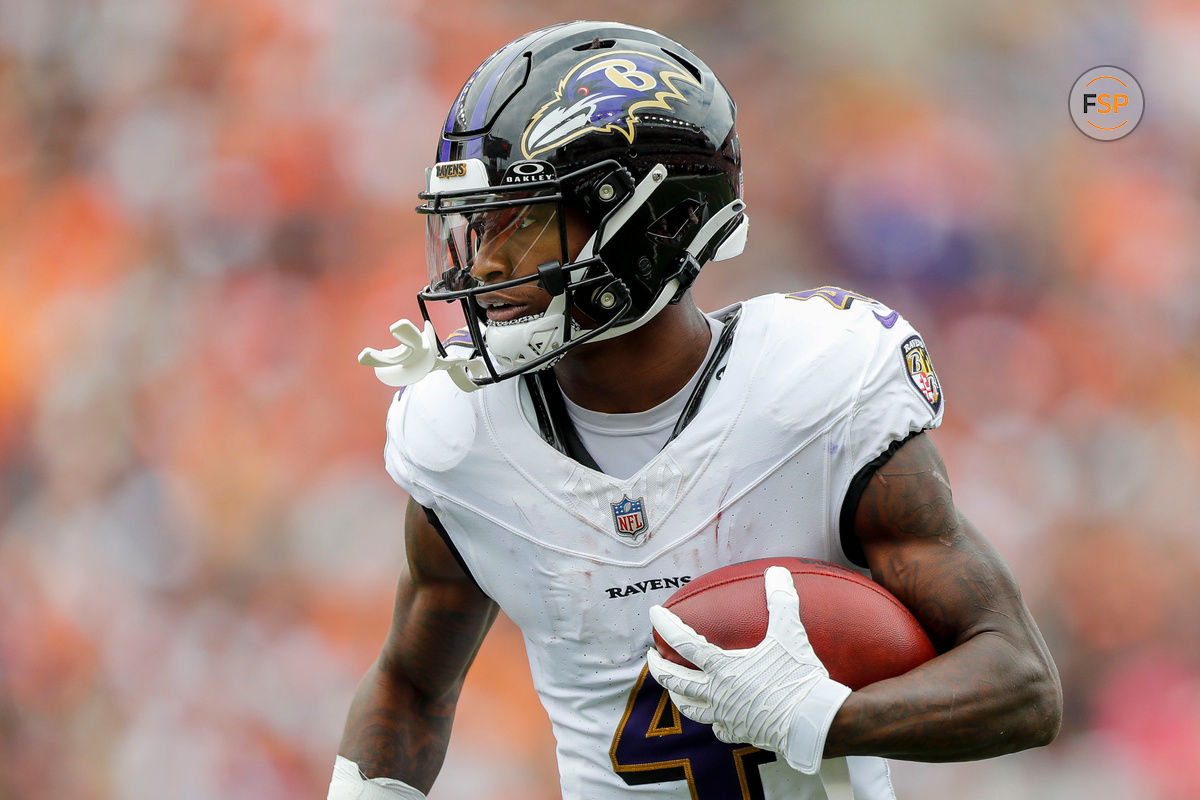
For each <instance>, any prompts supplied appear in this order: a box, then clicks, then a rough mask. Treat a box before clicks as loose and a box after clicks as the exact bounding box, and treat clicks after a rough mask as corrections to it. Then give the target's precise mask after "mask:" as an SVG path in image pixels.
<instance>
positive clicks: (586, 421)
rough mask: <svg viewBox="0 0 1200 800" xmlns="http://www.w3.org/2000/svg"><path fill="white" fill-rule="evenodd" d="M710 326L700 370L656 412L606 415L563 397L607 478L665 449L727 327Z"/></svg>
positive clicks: (637, 466) (623, 474) (642, 463)
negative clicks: (706, 349)
mask: <svg viewBox="0 0 1200 800" xmlns="http://www.w3.org/2000/svg"><path fill="white" fill-rule="evenodd" d="M708 326H709V330H710V331H711V333H712V336H711V337H710V339H709V342H708V353H707V354H706V355H705V356H704V361H702V362H701V366H700V368H699V369H697V370H696V374H694V375H692V379H691V380H689V381H688V382H687V385H686V386H684V387H683V388H682V389H680V390H679V391H678V392H676V393H675V394H674V395H672V396H671V397H670V398H669V399H667V400H664V401H663V402H662V403H659V404H658V405H656V406H655V407H654V408H651V409H648V410H646V411H635V412H633V413H630V414H605V413H603V412H601V411H592V410H590V409H587V408H584V407H583V406H580V405H577V404H575V403H573V402H571V399H570V398H569V397H567V396H566V395H563V400H564V401H565V402H566V406H567V416H569V417H570V418H571V422H573V423H574V424H575V430H576V431H578V433H579V438H580V439H581V440H582V441H583V446H584V447H585V448H587V451H588V452H589V453H591V455H592V458H594V459H595V460H596V464H597V465H598V466H599V467H600V469H601V470H602V471H603V472H604V473H605V474H606V475H612V476H613V477H615V478H622V479H624V478H628V477H629V476H630V475H632V474H634V473H635V472H637V471H638V470H639V469H641V468H642V467H644V466H645V465H646V464H647V463H649V461H650V459H652V458H654V456H655V455H656V454H657V453H658V451H660V450H662V449H663V446H664V445H665V444H666V443H667V439H668V438H669V437H670V436H671V431H672V430H673V429H674V428H675V422H676V421H677V420H678V419H679V416H680V414H682V413H683V408H684V406H686V405H687V401H688V398H689V397H691V396H692V390H693V389H695V388H696V384H697V383H698V382H699V381H700V375H701V373H703V372H704V364H707V363H708V359H709V357H710V356H712V353H713V350H715V349H716V347H717V339H718V338H719V337H720V335H721V331H722V330H723V329H724V327H725V326H724V325H723V324H722V323H720V322H718V321H716V320H714V319H712V318H709V319H708Z"/></svg>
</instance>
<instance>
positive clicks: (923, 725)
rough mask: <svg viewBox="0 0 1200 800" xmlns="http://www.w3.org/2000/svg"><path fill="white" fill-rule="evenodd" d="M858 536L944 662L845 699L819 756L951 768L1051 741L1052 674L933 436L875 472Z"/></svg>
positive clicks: (1055, 697) (1056, 711) (875, 569)
mask: <svg viewBox="0 0 1200 800" xmlns="http://www.w3.org/2000/svg"><path fill="white" fill-rule="evenodd" d="M854 527H855V533H856V534H857V536H858V539H859V541H860V542H861V544H862V548H863V552H864V553H865V554H866V557H867V561H868V563H869V565H870V568H871V574H872V577H874V579H875V580H876V581H878V582H879V583H880V584H882V585H883V586H885V587H886V588H887V589H889V590H890V591H891V592H892V593H893V594H895V595H896V596H897V597H899V598H900V600H901V601H903V603H904V604H905V605H906V606H908V608H909V609H910V610H911V611H912V612H913V614H915V615H916V617H917V619H919V620H920V622H921V624H922V625H923V626H924V627H925V630H926V631H928V633H929V635H930V638H931V639H932V640H933V642H934V644H935V645H936V646H937V648H938V650H939V652H941V653H942V654H941V655H939V656H938V657H937V658H935V659H933V660H932V661H930V662H927V663H926V664H924V665H922V666H921V667H918V668H917V669H916V670H913V671H912V672H910V673H908V674H906V675H902V676H900V677H898V678H893V679H891V680H886V681H880V682H879V683H876V684H872V685H871V686H867V687H864V688H863V689H861V690H859V691H856V692H853V693H852V694H850V695H849V697H847V698H846V700H845V702H844V703H843V704H842V706H841V708H840V710H839V711H838V713H837V715H836V716H835V717H834V720H833V724H832V726H831V727H830V729H829V734H828V737H827V739H826V747H825V755H826V756H827V757H831V756H837V755H866V754H870V755H882V756H893V757H897V758H903V759H909V760H922V761H949V760H962V759H973V758H987V757H990V756H996V755H1001V754H1004V753H1011V752H1014V751H1017V750H1022V749H1025V748H1028V747H1036V746H1039V745H1044V744H1047V743H1048V742H1050V741H1051V740H1052V739H1053V738H1054V737H1055V735H1056V734H1057V733H1058V729H1059V725H1060V722H1061V716H1062V688H1061V685H1060V683H1059V679H1058V672H1057V670H1056V668H1055V666H1054V662H1053V660H1052V659H1051V656H1050V653H1049V651H1048V650H1047V648H1046V644H1045V642H1044V641H1043V640H1042V636H1041V634H1040V633H1039V631H1038V629H1037V626H1036V624H1035V623H1034V621H1033V618H1032V616H1031V615H1030V613H1029V610H1028V609H1027V608H1026V606H1025V603H1024V602H1023V601H1022V599H1021V595H1020V592H1019V590H1018V588H1017V584H1016V581H1015V580H1014V579H1013V576H1012V574H1011V573H1010V571H1009V569H1008V567H1007V565H1006V564H1005V563H1004V561H1003V560H1002V559H1001V558H1000V555H999V554H998V553H997V552H996V550H995V549H994V548H993V547H992V546H991V545H990V544H989V543H988V541H987V540H986V539H985V538H984V537H983V536H982V535H981V534H980V533H979V531H978V530H977V529H976V528H975V526H974V525H972V524H971V523H970V522H969V521H968V520H967V519H966V518H965V517H964V516H963V515H962V513H961V512H959V510H958V509H957V507H956V506H955V505H954V499H953V497H952V496H951V491H950V484H949V481H948V479H947V475H946V469H945V466H944V465H943V463H942V459H941V457H940V456H939V454H938V452H937V450H936V448H935V447H934V446H933V443H932V442H931V441H930V440H929V437H928V436H926V435H924V434H922V435H918V436H914V437H913V438H911V439H909V440H908V441H907V442H906V443H905V444H904V445H903V446H901V447H900V448H899V449H898V450H897V451H896V453H895V454H894V455H893V456H892V457H891V458H890V459H889V460H888V461H887V462H886V463H885V464H884V465H883V466H881V467H879V468H878V470H876V472H875V474H874V476H873V477H872V478H871V480H870V483H869V484H868V486H867V488H866V490H865V491H864V492H863V494H862V497H861V499H860V501H859V505H858V509H857V512H856V514H855V517H854Z"/></svg>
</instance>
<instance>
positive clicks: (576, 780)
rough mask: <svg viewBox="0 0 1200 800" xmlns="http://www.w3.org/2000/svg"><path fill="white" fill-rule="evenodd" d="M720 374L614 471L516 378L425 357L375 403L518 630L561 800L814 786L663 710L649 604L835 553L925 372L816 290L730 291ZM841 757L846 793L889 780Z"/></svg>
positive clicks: (904, 344) (835, 298)
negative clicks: (433, 367) (536, 420)
mask: <svg viewBox="0 0 1200 800" xmlns="http://www.w3.org/2000/svg"><path fill="white" fill-rule="evenodd" d="M718 374H719V382H718V383H717V384H716V385H715V386H714V387H713V388H712V389H711V391H710V393H709V396H708V399H707V400H706V401H705V403H704V405H703V406H702V407H701V408H700V411H699V412H698V414H697V415H696V416H695V418H694V419H693V420H692V421H691V423H690V424H688V426H687V427H686V428H685V429H684V430H683V431H682V433H680V435H679V436H678V437H677V438H675V439H674V440H672V441H671V442H669V443H668V444H667V445H666V447H665V448H663V450H662V451H661V452H659V453H658V455H656V456H655V457H654V458H652V459H651V460H650V461H649V463H647V464H646V465H645V466H644V467H642V469H641V470H639V471H638V472H636V473H635V474H633V475H632V476H630V477H629V478H626V479H617V478H614V477H611V476H609V475H605V474H602V473H599V472H595V471H593V470H590V469H588V468H586V467H584V466H582V465H581V464H579V463H578V462H576V461H575V460H573V459H571V458H569V457H567V456H565V455H563V454H562V453H561V452H559V451H558V450H556V449H554V448H553V447H551V446H550V445H549V444H547V443H546V442H545V441H544V440H543V439H542V438H541V436H540V435H539V434H538V432H537V431H536V430H535V429H534V428H533V426H531V425H530V423H529V422H528V420H527V419H526V417H525V415H524V413H523V411H522V408H521V399H520V392H521V391H522V388H521V382H520V381H515V380H514V381H506V382H503V383H499V384H495V385H493V386H489V387H486V388H484V389H483V390H481V391H478V392H473V393H470V394H466V393H463V392H462V391H460V390H459V389H457V388H456V387H455V386H454V385H453V384H452V383H451V381H450V379H449V378H448V377H447V376H446V375H445V374H444V373H438V374H434V375H432V376H430V377H429V378H427V379H425V380H424V381H422V382H421V383H419V384H417V385H416V386H413V387H410V388H408V389H407V390H406V391H404V392H402V393H401V394H399V395H398V396H397V399H396V401H395V402H394V404H393V405H392V408H391V410H390V412H389V415H388V441H387V446H386V452H385V458H386V463H387V468H388V471H389V472H390V473H391V475H392V476H393V478H395V480H396V481H397V482H398V483H399V484H400V485H401V486H402V487H404V488H405V489H406V490H407V491H408V492H409V493H410V494H411V495H412V497H413V498H414V499H415V500H416V501H417V502H418V503H421V504H422V505H424V506H426V507H428V508H431V509H433V510H434V511H435V512H436V513H437V516H438V518H439V519H440V520H441V522H442V524H443V525H444V526H445V528H446V531H447V533H448V534H449V536H450V538H451V539H452V540H453V543H454V546H455V547H456V548H457V550H458V552H459V554H460V555H461V557H462V559H463V561H464V562H465V564H466V566H467V567H468V568H469V569H470V571H471V574H472V575H473V576H474V577H475V580H476V581H477V582H478V584H479V586H480V587H481V588H482V589H483V591H485V592H487V594H488V595H489V596H491V597H492V598H493V599H494V600H495V601H496V602H497V603H498V604H499V605H500V607H501V608H502V609H503V610H504V612H505V613H506V614H507V615H508V616H509V617H510V618H511V619H512V620H513V621H514V622H516V624H517V625H518V626H520V628H521V631H522V633H523V634H524V638H525V644H526V649H527V652H528V655H529V664H530V668H531V670H532V675H533V681H534V685H535V687H536V688H537V691H538V694H539V695H540V697H541V701H542V704H543V705H544V706H545V709H546V711H547V713H548V714H549V717H550V720H551V723H552V725H553V729H554V734H555V737H556V740H557V755H558V763H559V770H560V775H561V783H562V793H563V797H564V799H565V800H604V799H605V798H617V797H627V796H631V795H636V796H639V797H648V798H663V799H664V800H665V799H666V798H673V799H676V800H684V799H685V798H697V799H698V800H729V798H739V797H740V798H767V800H779V799H781V798H788V799H789V800H795V799H796V798H814V800H815V799H817V798H823V797H824V796H825V795H824V789H823V786H822V784H821V781H820V780H819V778H816V777H813V776H806V775H803V774H801V773H799V772H796V771H794V770H792V769H791V768H790V767H788V766H787V764H786V763H785V762H784V761H783V759H781V758H778V757H776V756H775V754H773V753H769V752H764V751H760V750H758V749H756V748H753V747H750V746H748V745H741V746H738V745H729V744H724V743H722V742H720V741H718V740H717V739H716V738H715V737H714V736H713V735H712V732H711V729H710V728H709V727H708V726H705V725H699V724H697V723H694V722H692V721H691V720H688V719H687V718H684V717H681V715H680V714H679V713H678V711H676V710H675V708H674V707H673V706H672V705H671V704H670V702H669V701H668V700H667V699H666V697H667V695H666V693H665V692H664V691H663V690H662V689H661V688H660V687H659V686H658V684H657V683H655V681H654V679H653V678H652V677H650V676H649V674H648V672H647V670H646V651H647V649H649V648H650V647H651V628H650V622H649V619H648V617H647V609H648V608H649V607H650V606H651V605H653V604H655V603H661V602H663V601H665V600H666V599H667V598H668V597H669V596H670V595H671V594H672V593H673V592H674V591H675V590H676V589H677V588H678V587H680V586H682V585H683V584H685V583H687V582H688V581H689V580H690V579H691V578H692V577H695V576H698V575H701V574H703V573H706V572H709V571H710V570H713V569H715V568H717V567H720V566H724V565H727V564H733V563H737V562H741V561H747V560H749V559H756V558H766V557H771V556H802V557H809V558H819V559H824V560H827V561H833V562H837V563H840V564H843V565H846V566H850V562H849V560H848V559H847V557H846V555H845V554H844V553H843V551H842V546H841V541H840V535H839V516H840V513H841V510H842V502H843V499H844V498H845V496H846V493H847V489H848V487H849V485H850V482H851V479H852V478H853V477H854V475H855V474H856V473H857V472H858V471H859V470H860V469H862V468H863V467H864V466H865V465H866V464H868V463H869V462H870V461H872V460H873V459H875V458H876V457H877V456H879V455H880V454H881V453H883V452H884V451H886V450H887V448H888V447H889V445H891V444H892V443H894V442H897V441H899V440H903V439H904V438H906V437H907V436H909V435H910V434H912V433H913V432H916V431H920V430H923V429H927V428H933V427H936V426H937V425H938V424H939V423H940V422H941V417H942V396H941V387H940V385H939V384H938V382H937V377H936V375H935V374H934V372H933V369H932V367H931V366H930V363H929V357H928V354H927V352H926V350H925V347H924V345H923V344H922V342H921V339H920V337H919V336H918V335H917V333H916V331H914V330H913V328H912V327H911V326H910V325H909V324H908V323H907V322H905V321H904V320H903V319H902V318H901V317H900V316H899V315H898V314H897V313H896V312H895V311H892V310H891V309H889V308H887V307H885V306H883V305H881V304H879V303H877V302H875V301H872V300H870V299H868V298H865V297H862V296H860V295H855V294H853V293H851V292H846V291H844V290H840V289H834V288H831V287H826V288H822V289H817V290H813V291H810V292H798V293H795V294H790V295H768V296H764V297H759V298H755V299H753V300H749V301H747V302H745V303H743V304H742V313H741V319H740V321H739V323H738V328H737V330H736V334H735V336H734V341H733V345H732V347H731V349H730V351H729V358H728V363H727V365H726V366H725V368H724V369H723V372H721V373H718ZM629 379H630V380H631V381H635V380H637V379H638V364H636V363H631V364H630V365H629ZM730 613H736V609H731V612H730ZM849 765H850V771H851V779H852V782H853V784H854V788H855V796H856V797H857V798H858V800H877V799H879V798H892V797H893V796H894V795H893V792H892V788H891V783H890V780H889V777H888V771H887V765H886V762H885V761H883V760H882V759H877V758H851V759H849Z"/></svg>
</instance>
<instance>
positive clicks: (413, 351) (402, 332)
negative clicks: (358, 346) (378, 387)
mask: <svg viewBox="0 0 1200 800" xmlns="http://www.w3.org/2000/svg"><path fill="white" fill-rule="evenodd" d="M391 332H392V336H393V337H395V339H396V341H398V342H399V343H400V344H398V345H396V346H395V347H393V348H391V349H389V350H376V349H375V348H374V347H364V348H363V349H362V352H361V353H359V354H358V363H360V364H362V365H363V366H367V367H374V368H375V377H377V378H379V380H380V381H382V382H383V383H386V384H387V385H388V386H397V387H398V386H411V385H412V384H414V383H416V382H417V381H419V380H421V379H422V378H424V377H425V376H426V375H428V374H429V373H431V372H435V371H437V370H439V369H441V370H445V371H446V372H448V373H450V380H452V381H454V385H455V386H457V387H458V388H459V389H462V390H463V391H464V392H473V391H475V390H476V389H478V388H479V386H478V385H476V383H475V382H474V381H473V380H471V375H472V373H482V372H483V370H484V366H483V360H482V359H480V358H478V357H476V358H462V357H443V356H441V355H440V354H439V350H438V340H437V334H435V333H434V332H433V324H432V323H431V322H429V321H428V320H426V322H425V329H424V330H423V331H420V330H417V326H416V325H414V324H412V323H411V322H409V321H408V320H406V319H402V320H400V321H398V322H396V323H395V324H394V325H392V327H391Z"/></svg>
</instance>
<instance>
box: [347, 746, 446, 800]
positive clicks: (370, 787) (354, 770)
mask: <svg viewBox="0 0 1200 800" xmlns="http://www.w3.org/2000/svg"><path fill="white" fill-rule="evenodd" d="M326 800H425V793H424V792H421V791H418V790H417V789H414V788H413V787H412V786H409V785H408V784H407V783H405V782H404V781H398V780H396V779H395V778H371V779H367V778H366V777H364V776H363V774H362V771H361V770H359V768H358V764H357V763H356V762H354V761H351V760H350V759H348V758H346V757H345V756H340V755H339V756H338V757H337V758H335V759H334V761H333V778H332V780H330V782H329V794H328V796H327V797H326Z"/></svg>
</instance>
